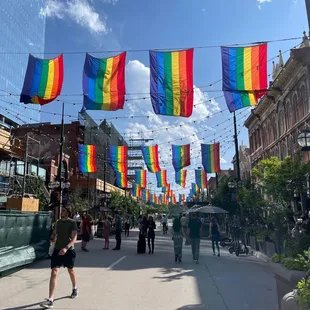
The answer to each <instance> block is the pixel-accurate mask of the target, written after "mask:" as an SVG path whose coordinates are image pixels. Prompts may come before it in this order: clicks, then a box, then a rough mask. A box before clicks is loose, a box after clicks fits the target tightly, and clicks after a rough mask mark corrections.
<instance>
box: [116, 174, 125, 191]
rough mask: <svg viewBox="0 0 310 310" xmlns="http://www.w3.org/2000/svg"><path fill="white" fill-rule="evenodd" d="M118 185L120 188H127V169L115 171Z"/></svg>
mask: <svg viewBox="0 0 310 310" xmlns="http://www.w3.org/2000/svg"><path fill="white" fill-rule="evenodd" d="M115 176H116V181H115V182H116V186H117V187H119V188H127V171H126V172H118V171H116V172H115Z"/></svg>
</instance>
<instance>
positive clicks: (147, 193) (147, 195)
mask: <svg viewBox="0 0 310 310" xmlns="http://www.w3.org/2000/svg"><path fill="white" fill-rule="evenodd" d="M150 195H151V193H150V190H148V189H144V190H143V191H142V199H143V200H144V201H145V202H148V201H150Z"/></svg>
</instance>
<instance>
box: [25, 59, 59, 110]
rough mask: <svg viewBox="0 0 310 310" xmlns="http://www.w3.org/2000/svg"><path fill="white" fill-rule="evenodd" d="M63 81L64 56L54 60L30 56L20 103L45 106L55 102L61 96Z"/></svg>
mask: <svg viewBox="0 0 310 310" xmlns="http://www.w3.org/2000/svg"><path fill="white" fill-rule="evenodd" d="M63 79H64V67H63V55H59V56H57V57H56V58H53V59H40V58H36V57H34V56H32V55H29V57H28V66H27V71H26V75H25V80H24V86H23V90H22V93H21V95H20V102H23V103H36V104H40V105H44V104H47V103H49V102H51V101H54V100H55V99H56V98H57V97H58V96H59V95H60V92H61V88H62V83H63Z"/></svg>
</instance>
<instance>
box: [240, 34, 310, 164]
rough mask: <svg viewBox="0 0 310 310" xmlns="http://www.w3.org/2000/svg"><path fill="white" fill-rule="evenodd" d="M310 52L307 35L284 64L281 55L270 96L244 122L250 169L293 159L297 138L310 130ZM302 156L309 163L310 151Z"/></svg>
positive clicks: (269, 92) (268, 94) (269, 90)
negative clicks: (309, 59) (272, 159)
mask: <svg viewBox="0 0 310 310" xmlns="http://www.w3.org/2000/svg"><path fill="white" fill-rule="evenodd" d="M309 49H310V48H309V41H308V38H307V37H306V36H305V37H304V41H303V43H302V45H301V47H300V48H299V49H296V50H295V51H294V50H292V51H291V56H290V57H289V59H288V60H287V62H286V63H285V64H284V62H283V59H282V55H281V53H280V56H279V63H278V64H274V66H273V74H272V77H273V81H272V82H271V83H270V86H269V89H268V93H267V94H266V95H265V96H264V97H263V98H262V99H261V100H260V102H259V103H258V105H257V106H256V107H255V109H253V110H252V111H251V115H250V116H249V117H248V119H247V120H246V122H245V126H246V127H247V128H248V135H249V140H250V161H251V167H254V166H255V165H256V164H257V163H258V162H259V161H260V160H262V159H265V158H268V157H270V156H277V157H278V158H279V159H281V160H282V159H284V158H285V157H286V156H294V154H296V152H297V151H299V149H300V147H299V146H298V144H297V136H298V134H299V133H300V132H301V131H303V130H304V129H306V128H310V113H309V110H310V100H309V90H310V84H309V83H310V82H309V76H310V75H309V72H310V66H309V64H307V62H306V56H304V55H306V54H307V52H308V53H309ZM296 52H297V54H298V55H297V57H296ZM303 156H304V160H305V161H309V159H310V158H309V152H303Z"/></svg>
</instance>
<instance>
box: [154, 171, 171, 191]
mask: <svg viewBox="0 0 310 310" xmlns="http://www.w3.org/2000/svg"><path fill="white" fill-rule="evenodd" d="M156 180H157V187H166V186H168V181H167V170H161V171H158V172H156Z"/></svg>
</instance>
